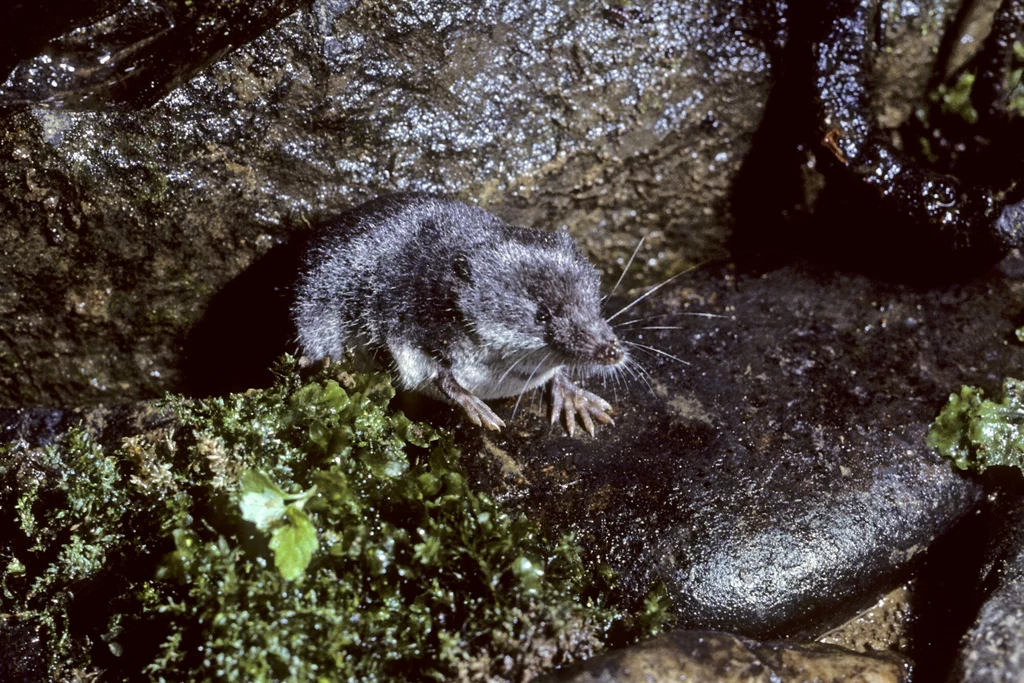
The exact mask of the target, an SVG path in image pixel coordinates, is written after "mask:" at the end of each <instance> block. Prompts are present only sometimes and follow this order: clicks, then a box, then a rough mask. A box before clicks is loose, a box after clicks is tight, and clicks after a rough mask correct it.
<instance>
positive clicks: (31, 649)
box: [0, 614, 51, 683]
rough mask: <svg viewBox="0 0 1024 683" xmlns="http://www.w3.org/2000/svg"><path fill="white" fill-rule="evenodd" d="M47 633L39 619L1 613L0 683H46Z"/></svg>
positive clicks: (48, 679)
mask: <svg viewBox="0 0 1024 683" xmlns="http://www.w3.org/2000/svg"><path fill="white" fill-rule="evenodd" d="M48 636H49V630H48V629H47V627H46V624H44V623H42V620H41V619H38V618H34V617H30V618H22V617H18V616H17V615H13V614H0V652H2V653H3V656H2V657H0V681H12V682H13V681H17V682H18V683H46V682H47V681H50V680H51V679H50V676H49V673H48V672H47V670H46V669H47V667H46V664H47V651H48V649H49V648H48V644H49V641H48Z"/></svg>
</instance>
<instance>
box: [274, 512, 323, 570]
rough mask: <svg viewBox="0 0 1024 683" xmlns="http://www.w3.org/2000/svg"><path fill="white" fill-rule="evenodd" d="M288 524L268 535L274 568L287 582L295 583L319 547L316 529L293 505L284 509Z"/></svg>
mask: <svg viewBox="0 0 1024 683" xmlns="http://www.w3.org/2000/svg"><path fill="white" fill-rule="evenodd" d="M285 516H286V517H287V518H288V523H287V524H285V525H283V526H279V527H277V528H276V529H274V531H273V533H272V534H271V535H270V549H271V550H272V551H273V552H274V566H275V567H277V571H279V572H281V576H282V577H283V578H284V579H285V580H287V581H295V580H296V579H299V578H301V577H302V576H303V575H304V574H305V573H306V567H308V566H309V563H310V560H312V559H313V553H314V552H316V549H317V548H318V547H319V543H318V542H317V538H316V529H315V528H314V527H313V523H312V522H310V521H309V515H307V514H306V512H305V511H304V510H302V509H301V508H299V507H296V506H294V505H289V506H288V507H287V508H286V509H285Z"/></svg>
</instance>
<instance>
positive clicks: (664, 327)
mask: <svg viewBox="0 0 1024 683" xmlns="http://www.w3.org/2000/svg"><path fill="white" fill-rule="evenodd" d="M636 329H638V330H688V329H690V328H689V327H683V326H682V325H651V326H650V327H638V328H636Z"/></svg>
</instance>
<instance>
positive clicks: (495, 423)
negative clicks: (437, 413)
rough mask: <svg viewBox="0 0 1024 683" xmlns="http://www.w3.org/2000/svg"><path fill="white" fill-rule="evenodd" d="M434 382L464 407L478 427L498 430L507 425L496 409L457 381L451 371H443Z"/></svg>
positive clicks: (458, 404)
mask: <svg viewBox="0 0 1024 683" xmlns="http://www.w3.org/2000/svg"><path fill="white" fill-rule="evenodd" d="M434 382H435V384H436V386H437V388H438V389H439V390H440V391H441V393H442V394H444V395H445V396H447V397H448V398H449V399H450V400H451V401H452V403H455V404H456V405H457V406H459V407H460V408H462V410H463V412H465V413H466V417H467V418H468V419H469V421H470V422H472V423H473V424H475V425H476V426H477V427H484V428H486V429H490V430H491V431H493V432H497V431H500V430H501V428H502V427H504V426H505V422H504V421H502V419H501V418H500V417H498V416H497V415H495V414H494V411H493V410H491V409H490V407H489V406H488V405H487V404H486V403H484V402H483V401H482V400H480V399H479V398H477V397H476V396H474V395H473V394H471V393H470V392H469V391H468V390H467V389H465V388H464V387H463V386H462V385H461V384H459V383H458V382H457V381H455V377H453V376H452V374H451V372H450V371H443V372H441V373H440V374H439V375H438V376H437V379H436V380H434Z"/></svg>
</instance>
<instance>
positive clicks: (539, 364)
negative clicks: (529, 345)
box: [509, 351, 551, 421]
mask: <svg viewBox="0 0 1024 683" xmlns="http://www.w3.org/2000/svg"><path fill="white" fill-rule="evenodd" d="M549 356H551V352H550V351H548V352H547V353H546V354H545V355H544V357H543V358H541V359H540V362H539V363H537V365H536V366H535V367H534V368H533V372H531V373H530V376H529V377H527V378H526V383H525V384H523V390H522V391H520V392H519V398H517V399H516V405H515V407H514V408H512V417H511V418H509V421H511V420H514V419H516V411H517V410H519V402H520V401H522V400H523V394H525V393H526V387H528V386H530V381H531V380H532V379H533V376H534V375H536V374H537V371H538V370H540V366H542V365H544V361H546V360H547V359H548V357H549Z"/></svg>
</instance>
